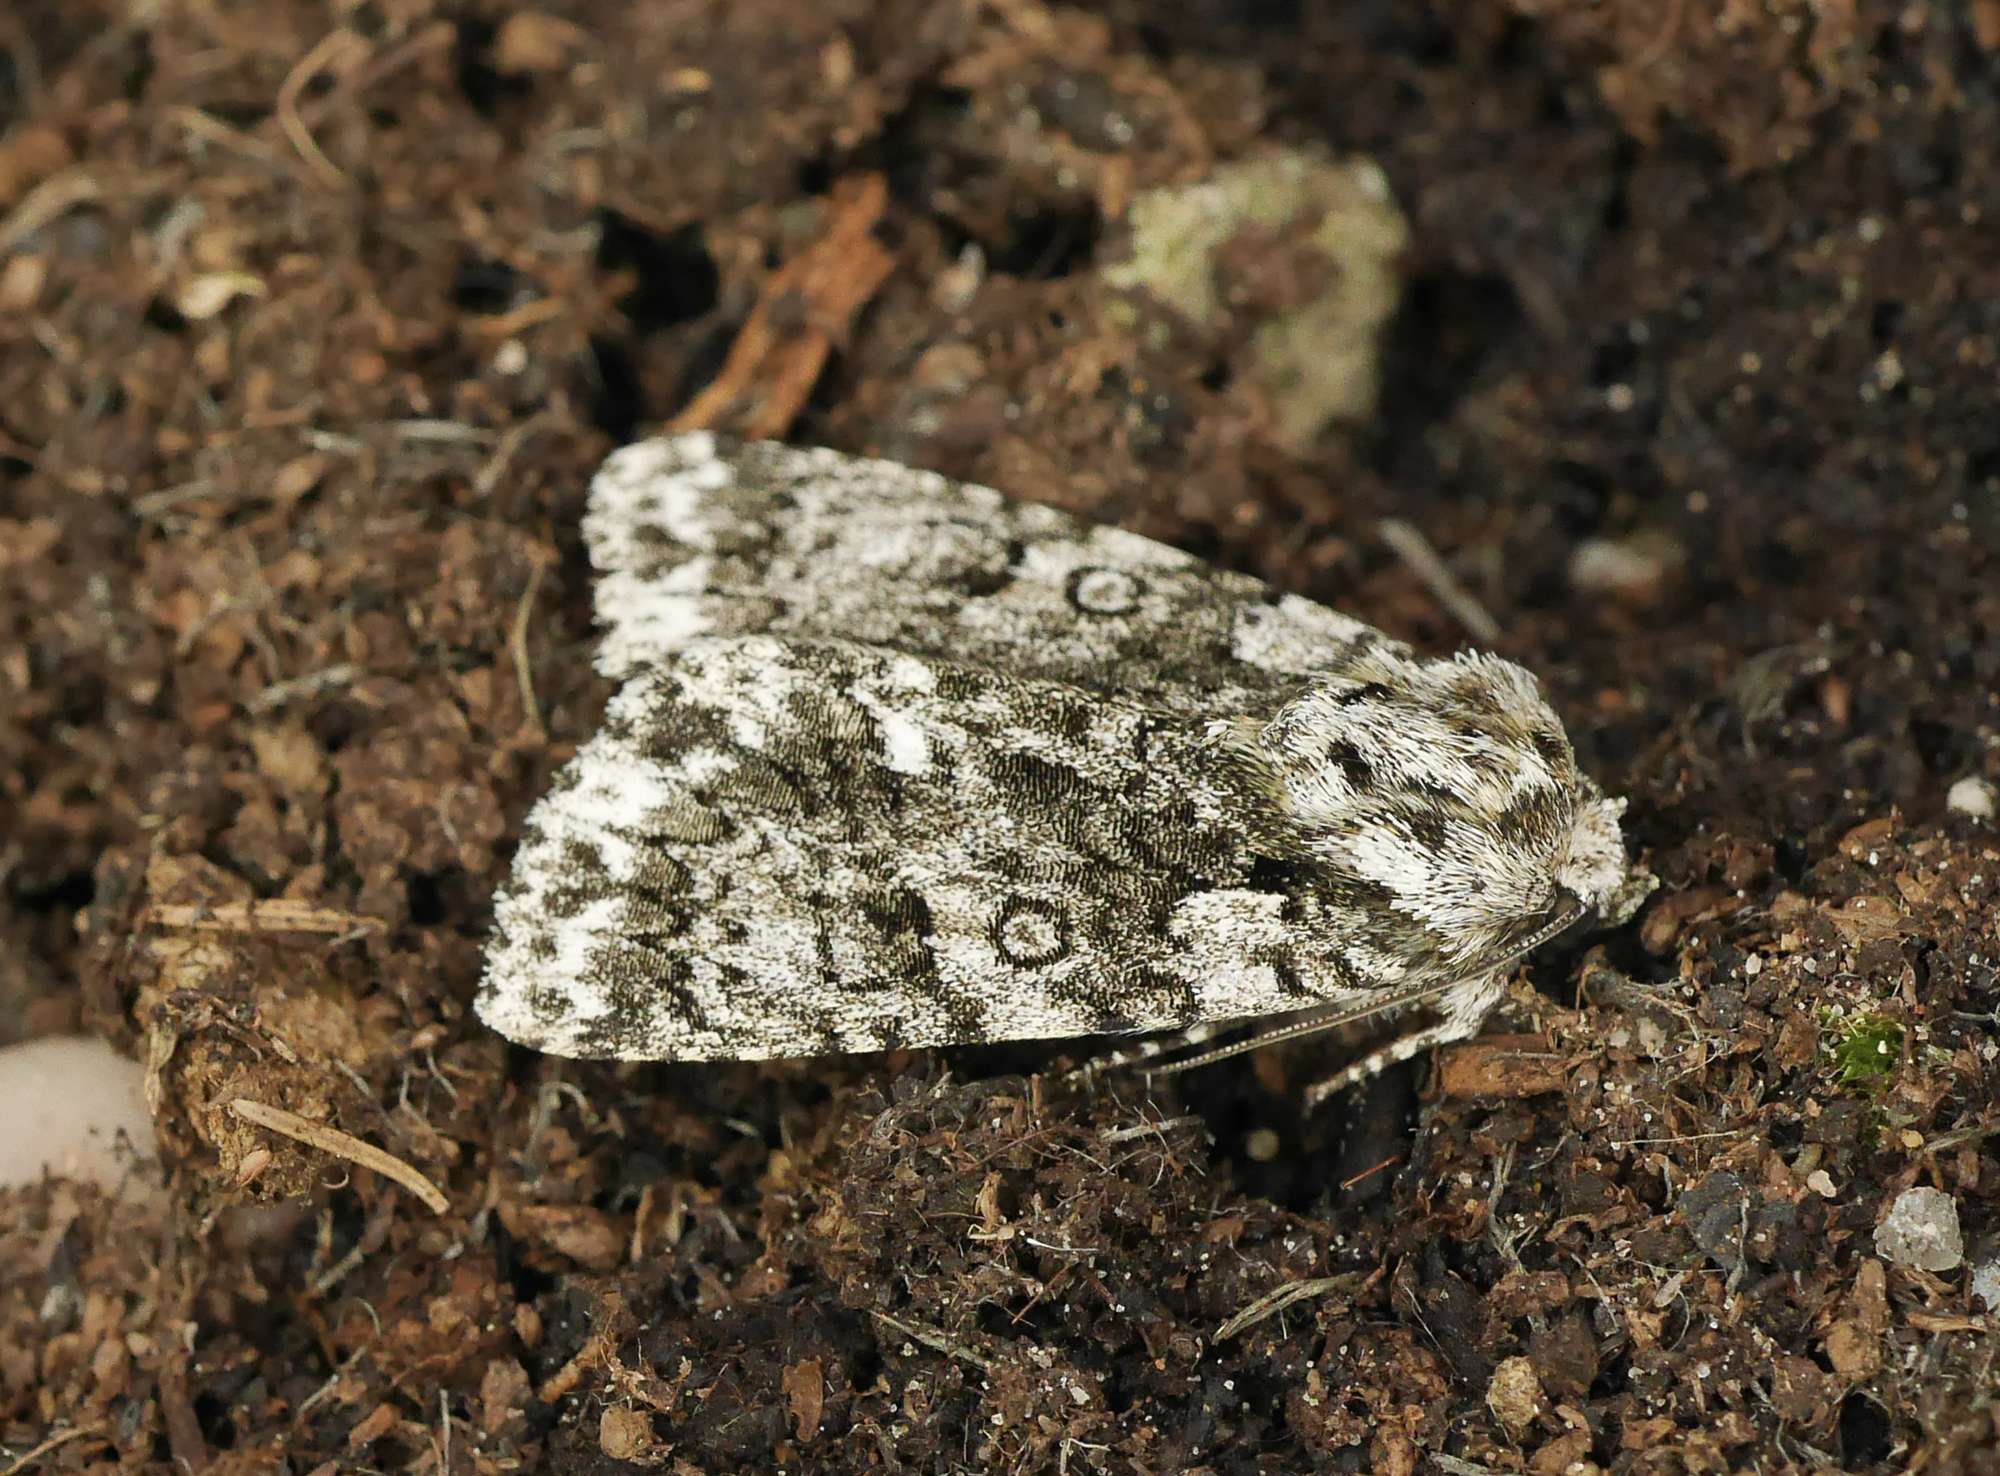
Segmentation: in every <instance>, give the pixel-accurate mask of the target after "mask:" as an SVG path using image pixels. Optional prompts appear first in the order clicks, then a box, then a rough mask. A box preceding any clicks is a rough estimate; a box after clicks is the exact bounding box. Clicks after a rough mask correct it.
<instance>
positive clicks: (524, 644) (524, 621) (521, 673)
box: [507, 559, 548, 737]
mask: <svg viewBox="0 0 2000 1476" xmlns="http://www.w3.org/2000/svg"><path fill="white" fill-rule="evenodd" d="M547 570H548V565H546V564H544V563H543V562H542V561H541V560H540V559H536V560H535V567H534V569H533V570H532V571H531V572H530V573H529V575H528V587H527V588H526V589H525V590H523V591H522V592H521V603H520V604H519V605H517V606H515V607H514V629H513V631H512V633H511V634H510V635H509V637H508V640H507V645H508V647H509V649H511V650H512V651H513V653H514V680H515V681H516V682H518V683H520V686H521V707H522V709H523V710H524V711H526V713H527V714H528V723H529V725H530V726H531V727H532V728H534V730H535V732H537V733H538V734H541V735H543V736H544V737H546V736H547V734H548V728H547V726H546V725H545V724H544V723H543V722H542V704H541V703H540V702H538V701H537V700H536V699H535V668H534V663H533V662H531V661H530V660H529V659H528V619H529V617H530V616H531V615H533V614H534V611H535V596H536V595H537V594H539V593H540V592H541V588H542V575H543V574H544V573H546V572H547Z"/></svg>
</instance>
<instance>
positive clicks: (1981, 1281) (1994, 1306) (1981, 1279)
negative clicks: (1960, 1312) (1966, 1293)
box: [1972, 1258, 2000, 1312]
mask: <svg viewBox="0 0 2000 1476" xmlns="http://www.w3.org/2000/svg"><path fill="white" fill-rule="evenodd" d="M1972 1294H1973V1295H1974V1296H1975V1297H1977V1298H1979V1300H1980V1301H1982V1302H1984V1303H1985V1304H1986V1310H1987V1311H1988V1312H2000V1258H1996V1259H1994V1260H1991V1261H1982V1262H1981V1263H1980V1264H1979V1265H1977V1266H1974V1267H1973V1268H1972Z"/></svg>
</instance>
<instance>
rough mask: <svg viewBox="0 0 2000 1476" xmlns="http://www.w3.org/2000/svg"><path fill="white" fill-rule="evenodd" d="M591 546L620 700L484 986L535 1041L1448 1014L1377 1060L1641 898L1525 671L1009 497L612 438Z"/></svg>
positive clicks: (1130, 1027)
mask: <svg viewBox="0 0 2000 1476" xmlns="http://www.w3.org/2000/svg"><path fill="white" fill-rule="evenodd" d="M585 532H586V537H587V540H588V542H589V545H590V548H591V553H592V558H593V561H594V562H595V563H596V565H597V566H598V568H599V570H600V582H599V584H598V616H599V620H600V622H601V623H602V624H603V625H604V627H605V631H606V634H605V639H604V642H603V645H602V647H601V649H600V653H599V664H600V666H601V667H602V668H603V669H604V670H606V671H607V672H608V673H611V674H614V675H617V676H620V677H623V678H625V680H626V685H625V686H624V688H623V689H621V691H620V692H619V693H618V694H617V696H616V697H614V699H613V701H612V703H611V704H610V706H609V708H608V709H607V712H606V716H605V720H604V723H603V726H602V728H601V729H600V731H599V732H598V733H597V734H596V735H595V736H594V737H593V738H592V739H591V740H590V741H589V742H588V743H587V744H586V745H585V746H584V748H583V749H582V750H581V751H580V752H579V753H578V754H577V756H576V758H575V759H574V760H573V761H572V763H571V764H570V765H569V766H568V767H567V768H566V769H565V770H564V771H563V773H562V774H561V775H560V776H559V777H558V780H557V782H556V784H555V786H554V787H553V788H552V790H551V792H550V794H549V795H548V796H547V797H545V798H544V799H543V800H542V801H541V802H540V803H539V804H538V805H537V806H536V807H535V809H534V811H533V813H532V814H531V815H530V818H529V822H528V826H527V829H526V832H525V834H524V837H523V841H522V845H521V848H520V851H519V854H518V856H517V858H516V862H515V867H514V871H513V874H512V876H511V877H510V879H509V881H508V883H507V885H506V886H505V888H503V890H502V892H501V894H500V897H499V899H498V902H497V914H496V915H497V923H498V926H497V927H496V931H495V936H494V941H493V944H492V946H491V948H490V949H489V954H488V968H487V973H486V977H485V980H484V982H483V984H482V986H481V990H480V995H479V1000H478V1009H479V1012H480V1015H481V1017H482V1018H483V1019H485V1020H486V1021H487V1022H488V1023H489V1024H491V1025H492V1026H494V1028H496V1029H498V1030H499V1031H500V1032H501V1033H502V1034H505V1035H507V1036H509V1037H510V1038H511V1039H514V1040H517V1041H520V1042H521V1043H523V1044H527V1045H532V1046H536V1047H538V1048H541V1049H545V1050H550V1051H553V1052H556V1053H559V1054H564V1055H574V1056H587V1057H616V1058H620V1059H682V1060H713V1059H745V1058H757V1057H768V1056H780V1055H810V1054H815V1053H821V1052H829V1051H853V1050H867V1049H874V1048H878V1047H882V1046H888V1045H904V1044H908V1045H932V1044H962V1043H971V1042H977V1041H990V1040H1003V1039H1023V1038H1032V1037H1052V1036H1067V1035H1076V1034H1085V1033H1094V1032H1104V1031H1140V1030H1159V1029H1162V1028H1166V1027H1182V1028H1186V1027H1196V1028H1198V1029H1199V1028H1202V1027H1206V1026H1212V1025H1215V1024H1217V1023H1219V1022H1223V1021H1230V1020H1241V1019H1243V1018H1246V1017H1249V1018H1259V1017H1265V1016H1270V1017H1274V1019H1273V1023H1274V1026H1276V1027H1277V1033H1282V1034H1296V1033H1299V1032H1298V1029H1297V1028H1295V1026H1296V1020H1295V1019H1294V1017H1297V1019H1303V1018H1306V1016H1301V1015H1300V1014H1299V1012H1301V1011H1307V1012H1310V1014H1311V1016H1312V1017H1320V1016H1322V1015H1324V1016H1325V1017H1326V1018H1329V1019H1330V1018H1332V1017H1339V1018H1352V1017H1358V1016H1361V1015H1367V1014H1371V1013H1377V1012H1381V1011H1384V1010H1397V1009H1402V1008H1404V1007H1406V1006H1409V1005H1412V1004H1426V1005H1428V1006H1429V1007H1430V1013H1431V1014H1432V1016H1433V1017H1434V1018H1433V1020H1432V1023H1430V1024H1428V1025H1426V1026H1424V1027H1423V1028H1422V1029H1419V1030H1417V1031H1415V1032H1414V1033H1412V1034H1409V1035H1406V1036H1405V1037H1403V1041H1402V1042H1399V1043H1398V1044H1396V1045H1393V1046H1391V1047H1388V1048H1386V1051H1385V1052H1378V1053H1376V1056H1374V1057H1369V1058H1367V1060H1366V1061H1364V1062H1359V1063H1356V1067H1355V1068H1351V1069H1350V1074H1351V1072H1352V1070H1355V1069H1361V1068H1365V1067H1368V1063H1369V1062H1375V1063H1376V1066H1377V1067H1379V1065H1380V1064H1386V1061H1387V1059H1390V1058H1392V1057H1393V1058H1401V1056H1403V1055H1408V1054H1413V1053H1414V1052H1415V1051H1416V1050H1419V1049H1422V1048H1423V1047H1424V1046H1426V1045H1429V1044H1433V1043H1436V1042H1437V1041H1440V1040H1444V1039H1453V1038H1459V1037H1461V1036H1464V1035H1468V1034H1470V1033H1472V1032H1473V1031H1475V1030H1476V1029H1477V1028H1478V1026H1479V1024H1480V1022H1481V1020H1483V1018H1484V1016H1485V1014H1486V1013H1487V1012H1488V1010H1490V1008H1491V1007H1492V1004H1493V1002H1494V1000H1495V999H1497V998H1498V995H1499V992H1500V988H1501V985H1502V983H1504V971H1505V969H1506V967H1507V966H1508V964H1509V963H1511V961H1512V960H1513V958H1514V957H1515V956H1516V954H1517V953H1518V952H1519V951H1520V950H1521V949H1522V948H1525V947H1528V946H1532V945H1533V944H1534V943H1535V942H1538V941H1540V935H1541V933H1542V932H1543V931H1544V930H1545V929H1546V927H1547V926H1548V925H1550V924H1551V923H1552V922H1553V921H1554V919H1555V918H1556V917H1557V916H1558V914H1559V913H1560V912H1561V911H1562V910H1564V909H1566V908H1569V907H1571V906H1574V907H1576V908H1579V909H1583V908H1587V909H1592V910H1595V911H1597V912H1599V913H1600V914H1602V915H1605V916H1607V917H1612V918H1616V917H1617V916H1618V915H1619V914H1620V912H1621V910H1623V911H1629V908H1630V906H1631V905H1635V900H1634V898H1633V895H1632V894H1633V893H1634V892H1635V891H1636V892H1637V894H1638V895H1643V890H1644V889H1643V885H1642V883H1641V880H1640V879H1641V878H1642V876H1643V874H1642V873H1635V872H1634V871H1633V870H1632V868H1630V867H1629V866H1628V864H1627V862H1626V859H1625V854H1624V848H1623V844H1622V841H1621V839H1620V836H1619V829H1618V823H1617V814H1618V806H1617V804H1616V802H1613V801H1607V800H1605V799H1604V798H1603V796H1602V795H1601V794H1600V793H1599V792H1598V791H1597V789H1596V788H1595V786H1594V785H1592V784H1591V783H1590V781H1589V780H1588V779H1587V778H1586V777H1585V776H1583V775H1582V774H1580V773H1579V772H1578V771H1577V770H1576V767H1575V762H1574V758H1573V756H1572V754H1571V752H1570V746H1569V742H1568V740H1567V738H1566V737H1565V736H1564V734H1563V731H1562V727H1561V724H1560V723H1559V722H1558V721H1557V719H1556V718H1555V716H1554V714H1553V713H1552V712H1551V711H1550V710H1549V708H1548V705H1547V703H1546V702H1545V700H1544V699H1543V697H1542V695H1541V692H1540V689H1539V687H1538V686H1537V684H1536V683H1535V681H1534V679H1533V678H1532V677H1531V676H1530V675H1529V674H1528V673H1526V672H1525V671H1523V670H1522V669H1521V668H1519V667H1516V666H1513V665H1511V664H1510V663H1507V662H1504V661H1500V660H1499V659H1497V658H1494V657H1490V656H1465V657H1459V658H1454V659H1449V660H1436V659H1430V658H1425V657H1420V656H1418V655H1416V654H1415V653H1413V652H1411V651H1410V650H1409V649H1408V648H1407V647H1405V646H1403V645H1401V644H1399V643H1397V642H1395V641H1393V640H1391V639H1390V638H1388V637H1387V636H1384V635H1382V634H1381V633H1380V632H1378V631H1375V630H1372V629H1370V628H1369V627H1367V626H1365V625H1363V624H1362V623H1361V622H1359V621H1355V620H1353V619H1351V618H1349V617H1347V616H1344V615H1340V614H1338V613H1337V612H1334V611H1331V610H1327V609H1325V608H1324V607H1321V606H1317V605H1314V604H1311V603H1310V602H1307V601H1304V600H1300V599H1298V598H1297V597H1294V596H1281V595H1279V594H1277V593H1275V592H1274V591H1272V590H1270V589H1269V588H1268V587H1267V586H1265V585H1262V584H1260V583H1258V582H1257V581H1255V580H1252V579H1248V578H1245V577H1244V576H1241V575H1235V574H1229V573H1225V572H1223V571H1218V570H1215V569H1211V568H1209V567H1208V566H1206V565H1204V564H1202V563H1201V562H1200V561H1198V560H1196V559H1194V558H1192V557H1191V556H1189V555H1187V554H1185V553H1182V552H1180V551H1178V550H1175V549H1172V548H1169V547H1166V546H1165V545H1162V544H1158V543H1153V542H1151V541H1149V540H1146V539H1143V538H1139V537H1137V536H1135V535H1133V534H1129V533H1124V532H1121V531H1119V530H1115V529H1102V528H1092V527H1089V526H1087V525H1084V524H1081V523H1078V522H1077V521H1075V520H1073V519H1071V518H1068V517H1066V516H1064V515H1062V514H1060V513H1057V512H1055V511H1053V510H1052V509H1049V508H1045V507H1039V506H1036V505H1034V504H1028V503H1017V502H1012V501H1010V500H1008V499H1006V498H1004V497H1002V496H1001V495H1000V494H998V493H996V492H993V491H991V490H989V489H985V488H980V487H971V486H965V485H961V484H957V483H952V482H949V481H947V480H945V479H943V478H941V477H938V476H936V475H935V474H932V473H928V472H919V471H913V470H910V469H908V468H904V467H899V466H894V465H891V464H889V463H884V462H877V461H866V460H860V459H856V458H850V457H843V456H839V455H837V454H835V453H832V452H825V451H798V450H792V449H788V448H785V447H781V446H772V445H737V444H733V443H730V442H727V441H724V440H721V439H718V438H715V437H712V436H708V435H706V434H693V435H686V436H678V437H671V438H667V439H664V440H661V441H653V442H646V443H642V444H640V445H637V446H633V447H628V448H626V449H625V450H623V451H621V452H619V453H617V454H616V455H614V456H613V457H612V458H611V459H610V460H609V461H608V462H607V463H606V465H605V468H604V470H603V471H602V472H601V473H600V474H599V476H598V478H597V480H596V482H595V483H594V484H593V487H592V494H591V499H590V507H589V511H588V513H587V515H586V519H585ZM1278 1017H1282V1018H1278ZM1288 1020H1290V1021H1292V1022H1293V1023H1291V1024H1288V1023H1286V1022H1287V1021H1288ZM1406 1046H1407V1048H1406ZM1211 1054H1213V1053H1211ZM1369 1069H1375V1068H1369Z"/></svg>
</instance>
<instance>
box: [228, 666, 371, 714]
mask: <svg viewBox="0 0 2000 1476" xmlns="http://www.w3.org/2000/svg"><path fill="white" fill-rule="evenodd" d="M362 674H363V668H362V667H360V666H359V665H357V664H356V663H354V662H352V661H342V662H338V663H336V664H335V665H333V666H323V667H321V668H320V669H319V670H318V671H309V672H306V673H305V674H304V675H303V676H295V677H288V678H286V679H285V680H284V681H282V682H273V683H272V684H271V685H270V686H268V687H266V688H265V689H264V690H263V691H261V692H259V693H258V694H257V695H256V696H255V697H252V698H251V699H250V711H251V712H253V713H265V712H269V711H271V710H272V709H273V708H276V707H283V706H284V705H285V704H286V703H288V702H292V701H295V700H297V699H298V698H301V697H317V696H318V695H319V694H320V693H322V692H326V691H330V690H332V689H333V688H335V687H344V686H347V685H348V684H349V683H350V682H352V681H354V680H355V679H356V678H358V677H360V676H361V675H362Z"/></svg>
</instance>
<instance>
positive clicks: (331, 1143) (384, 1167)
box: [229, 1097, 451, 1215]
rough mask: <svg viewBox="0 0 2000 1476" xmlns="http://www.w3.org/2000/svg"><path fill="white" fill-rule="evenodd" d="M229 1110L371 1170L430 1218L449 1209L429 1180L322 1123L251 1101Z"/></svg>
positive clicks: (237, 1103)
mask: <svg viewBox="0 0 2000 1476" xmlns="http://www.w3.org/2000/svg"><path fill="white" fill-rule="evenodd" d="M229 1110H230V1111H231V1112H234V1113H235V1114H236V1115H237V1116H238V1117H240V1118H242V1119H243V1120H244V1121H245V1122H251V1123H255V1124H256V1125H257V1126H258V1127H261V1128H268V1129H270V1131H272V1132H274V1133H282V1134H283V1135H284V1136H285V1137H288V1138H293V1139H296V1140H297V1141H298V1142H301V1143H305V1144H307V1145H309V1146H311V1147H314V1148H317V1149H319V1150H320V1151H321V1152H323V1153H330V1154H332V1155H333V1156H334V1157H335V1158H344V1159H346V1160H347V1161H348V1162H350V1163H358V1164H360V1165H361V1166H362V1167H363V1168H371V1169H373V1170H375V1172H376V1173H378V1174H380V1175H382V1176H383V1177H384V1178H385V1179H391V1180H393V1181H395V1182H396V1183H398V1184H401V1185H402V1186H403V1187H404V1188H405V1189H407V1190H409V1191H410V1193H412V1194H414V1195H416V1196H417V1198H418V1199H421V1200H422V1201H423V1202H424V1203H425V1204H426V1205H427V1206H429V1208H430V1211H431V1213H432V1214H436V1215H441V1214H444V1213H445V1212H446V1211H447V1210H449V1209H450V1208H451V1201H450V1200H448V1199H446V1198H445V1197H444V1191H443V1190H441V1189H439V1188H438V1186H437V1185H435V1184H433V1183H432V1182H431V1181H430V1180H429V1179H427V1178H425V1177H424V1176H423V1175H422V1174H420V1173H418V1172H417V1170H416V1169H414V1168H412V1167H411V1166H410V1165H409V1164H407V1163H405V1162H403V1160H402V1159H400V1158H398V1157H396V1156H395V1155H394V1154H393V1153H385V1152H384V1151H383V1150H382V1149H380V1148H377V1147H375V1146H374V1145H373V1144H372V1143H364V1142H362V1141H361V1140H360V1139H359V1138H357V1137H355V1136H354V1135H353V1134H352V1133H343V1132H342V1131H341V1130H340V1129H339V1128H336V1127H328V1126H327V1125H326V1124H325V1123H323V1122H313V1121H311V1120H310V1119H308V1118H304V1117H301V1116H299V1115H298V1113H296V1112H287V1111H286V1110H285V1109H284V1108H282V1107H273V1106H271V1105H270V1104H269V1103H268V1102H258V1101H253V1100H252V1099H251V1098H249V1097H238V1098H237V1099H236V1100H235V1101H233V1102H231V1103H230V1104H229Z"/></svg>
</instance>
